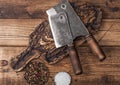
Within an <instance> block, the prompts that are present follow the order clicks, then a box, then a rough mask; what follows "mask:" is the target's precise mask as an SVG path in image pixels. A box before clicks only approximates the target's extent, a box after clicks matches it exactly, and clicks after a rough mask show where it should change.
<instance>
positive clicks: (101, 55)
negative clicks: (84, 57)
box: [86, 35, 106, 61]
mask: <svg viewBox="0 0 120 85" xmlns="http://www.w3.org/2000/svg"><path fill="white" fill-rule="evenodd" d="M86 40H87V43H88V45H89V47H90V48H91V50H92V51H93V53H95V54H96V55H97V56H98V57H99V59H100V61H102V60H104V59H105V57H106V56H105V54H104V52H103V50H102V49H101V48H100V46H99V45H98V43H97V41H96V40H95V38H94V37H93V36H92V35H88V36H86Z"/></svg>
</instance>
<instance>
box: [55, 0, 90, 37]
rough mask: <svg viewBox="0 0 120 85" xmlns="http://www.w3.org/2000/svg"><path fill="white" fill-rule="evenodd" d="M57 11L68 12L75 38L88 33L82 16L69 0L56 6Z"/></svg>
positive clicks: (64, 0)
mask: <svg viewBox="0 0 120 85" xmlns="http://www.w3.org/2000/svg"><path fill="white" fill-rule="evenodd" d="M54 9H55V10H56V12H57V13H59V12H63V11H64V12H66V14H67V16H68V20H69V24H70V29H71V32H72V36H73V39H75V38H76V37H78V36H85V35H88V34H89V32H88V30H87V28H86V27H85V25H84V24H83V22H82V21H81V19H80V17H79V16H78V15H77V14H76V12H75V11H74V9H73V8H72V6H71V5H70V3H69V2H68V1H67V0H63V1H62V2H61V3H59V4H58V5H56V6H55V7H54Z"/></svg>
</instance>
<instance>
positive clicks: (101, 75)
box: [0, 47, 120, 85]
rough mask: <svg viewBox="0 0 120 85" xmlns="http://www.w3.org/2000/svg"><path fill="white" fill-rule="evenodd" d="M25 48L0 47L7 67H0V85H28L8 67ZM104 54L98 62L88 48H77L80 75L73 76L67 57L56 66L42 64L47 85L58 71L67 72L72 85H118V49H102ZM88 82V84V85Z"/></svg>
mask: <svg viewBox="0 0 120 85" xmlns="http://www.w3.org/2000/svg"><path fill="white" fill-rule="evenodd" d="M25 48H26V47H1V48H0V55H1V56H0V60H7V61H8V62H9V64H8V65H7V66H3V67H0V85H8V83H9V85H28V84H27V83H26V81H25V80H24V78H23V73H21V72H20V73H16V72H14V70H13V69H12V68H11V67H10V59H11V58H12V57H14V56H16V55H18V54H19V53H20V52H21V51H22V50H23V49H25ZM102 48H103V50H104V51H105V53H106V56H107V58H106V60H105V61H103V62H99V60H98V59H97V57H95V56H94V55H93V54H92V53H91V52H90V51H89V49H88V48H86V47H79V48H78V52H79V55H80V59H81V64H82V67H83V71H84V72H83V74H82V75H78V76H76V75H74V73H73V71H72V67H71V63H70V60H69V57H66V58H64V59H63V60H62V61H61V62H59V63H57V64H56V65H49V64H47V63H46V62H44V61H42V62H44V63H45V64H46V65H47V67H48V68H49V70H50V74H51V78H50V79H49V82H48V84H47V85H53V79H54V75H55V74H56V73H57V72H59V71H66V72H69V73H70V75H71V76H72V85H78V83H80V84H81V85H95V84H99V83H101V85H109V84H110V83H111V84H112V85H118V84H116V83H120V81H119V79H120V66H119V64H120V62H119V60H120V55H119V50H120V47H102ZM88 82H89V84H88Z"/></svg>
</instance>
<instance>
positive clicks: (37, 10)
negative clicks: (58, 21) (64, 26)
mask: <svg viewBox="0 0 120 85" xmlns="http://www.w3.org/2000/svg"><path fill="white" fill-rule="evenodd" d="M78 1H79V2H81V1H87V2H90V3H93V4H94V5H96V6H99V7H100V8H102V10H103V17H104V20H103V22H102V25H101V29H100V30H99V32H98V33H97V34H96V35H95V38H96V39H97V40H98V41H99V44H100V46H101V47H102V49H103V51H104V52H105V54H106V56H107V58H106V59H105V60H104V61H103V62H100V61H99V60H98V58H97V57H96V56H95V55H93V54H92V53H91V51H90V50H89V48H88V47H87V46H80V45H77V47H78V48H77V49H78V52H79V56H80V60H81V64H82V67H83V71H84V73H83V74H82V75H78V76H76V75H74V74H73V71H72V67H71V64H70V60H69V57H68V56H66V58H65V59H63V60H62V61H61V62H59V63H57V64H56V65H48V64H47V63H46V65H47V66H48V67H49V69H50V74H51V78H50V79H49V82H48V84H47V85H53V77H54V75H55V74H56V73H57V72H59V71H66V72H69V73H70V75H71V76H72V84H71V85H120V81H119V80H120V0H78ZM58 2H59V0H19V1H17V0H10V1H9V0H0V18H1V19H0V63H1V60H7V61H8V65H7V66H1V64H0V85H28V84H27V83H26V81H25V80H24V78H23V76H22V75H23V73H16V72H15V71H14V70H13V69H12V68H11V67H10V65H9V64H10V59H11V58H12V57H14V56H16V55H18V54H19V53H20V52H22V50H24V49H25V48H26V46H27V45H28V36H29V34H30V33H31V32H32V31H33V30H34V28H35V27H36V26H37V25H38V24H39V23H41V22H42V21H43V19H45V18H46V14H45V10H46V9H48V8H49V7H52V6H54V5H55V4H57V3H58Z"/></svg>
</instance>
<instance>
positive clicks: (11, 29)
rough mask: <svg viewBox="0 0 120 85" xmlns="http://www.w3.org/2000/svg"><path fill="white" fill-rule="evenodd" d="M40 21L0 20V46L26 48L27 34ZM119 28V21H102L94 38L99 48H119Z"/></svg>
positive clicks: (40, 20)
mask: <svg viewBox="0 0 120 85" xmlns="http://www.w3.org/2000/svg"><path fill="white" fill-rule="evenodd" d="M42 21H43V20H42V19H0V46H27V45H28V42H29V41H28V38H29V34H30V33H31V32H32V31H33V30H34V28H35V27H36V26H37V25H38V24H39V23H41V22H42ZM119 27H120V20H119V19H117V20H103V24H102V26H101V28H100V30H99V31H98V33H97V34H96V35H95V38H96V39H97V40H98V41H99V44H100V45H101V46H120V38H119V37H120V29H119ZM78 45H79V44H78Z"/></svg>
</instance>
